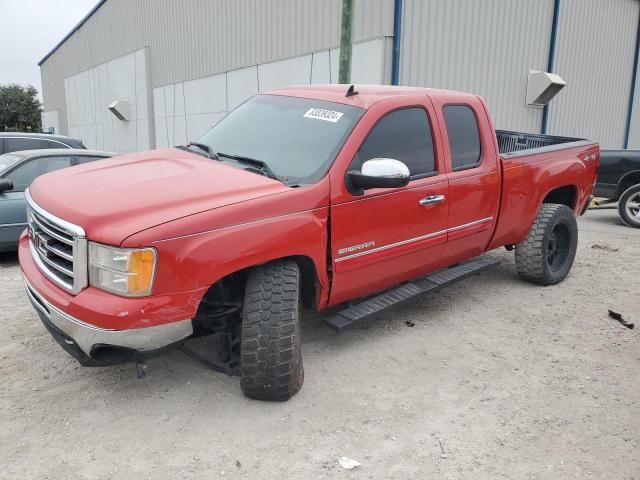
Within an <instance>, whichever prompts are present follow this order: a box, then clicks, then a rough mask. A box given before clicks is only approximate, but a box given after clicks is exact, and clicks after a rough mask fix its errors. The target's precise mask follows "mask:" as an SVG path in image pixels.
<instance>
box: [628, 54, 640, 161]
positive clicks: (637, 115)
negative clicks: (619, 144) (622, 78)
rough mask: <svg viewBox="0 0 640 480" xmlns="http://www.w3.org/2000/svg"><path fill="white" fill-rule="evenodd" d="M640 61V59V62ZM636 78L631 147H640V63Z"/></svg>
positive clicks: (630, 132) (630, 133)
mask: <svg viewBox="0 0 640 480" xmlns="http://www.w3.org/2000/svg"><path fill="white" fill-rule="evenodd" d="M638 63H640V60H639V62H638ZM637 75H638V78H637V79H636V94H635V97H634V98H635V101H634V105H633V112H632V116H631V130H630V131H629V148H633V149H640V65H638V73H637Z"/></svg>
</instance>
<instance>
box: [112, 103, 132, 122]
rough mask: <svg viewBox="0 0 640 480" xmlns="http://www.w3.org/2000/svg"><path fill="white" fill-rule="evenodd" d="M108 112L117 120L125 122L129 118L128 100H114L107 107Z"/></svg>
mask: <svg viewBox="0 0 640 480" xmlns="http://www.w3.org/2000/svg"><path fill="white" fill-rule="evenodd" d="M108 108H109V111H110V112H111V113H113V114H114V115H115V116H116V118H117V119H118V120H123V121H127V120H129V117H130V116H131V107H130V106H129V100H116V101H115V102H111V104H110V105H109V107H108Z"/></svg>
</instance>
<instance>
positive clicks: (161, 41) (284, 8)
mask: <svg viewBox="0 0 640 480" xmlns="http://www.w3.org/2000/svg"><path fill="white" fill-rule="evenodd" d="M354 8H355V14H354V17H355V23H354V29H353V38H352V40H353V41H354V42H361V41H364V40H367V39H370V38H377V37H381V36H390V35H393V0H356V2H355V7H354ZM340 14H341V0H268V1H265V0H181V1H179V2H177V1H175V0H108V1H107V2H106V3H105V4H104V5H103V6H102V7H101V8H100V9H99V10H98V11H97V12H95V13H94V15H93V16H92V17H91V18H89V19H88V20H87V22H86V23H85V24H84V25H83V26H82V27H81V28H80V29H79V30H78V31H77V32H75V33H74V34H73V35H72V36H71V37H70V38H69V39H68V40H67V41H66V42H65V43H64V44H63V45H62V46H61V47H60V48H59V49H58V50H57V51H56V52H55V53H54V54H53V55H52V56H51V57H50V58H49V59H47V61H46V62H45V63H44V64H43V65H42V87H43V97H44V109H45V110H47V111H49V110H60V112H61V115H60V118H61V120H62V122H63V123H64V125H61V126H62V127H63V128H64V129H65V130H66V127H67V126H66V114H65V113H64V112H65V108H66V107H65V98H64V78H66V77H68V76H70V75H73V74H76V73H79V72H82V71H85V70H88V69H89V68H92V67H95V66H96V65H100V64H102V63H106V62H108V61H110V60H113V59H114V58H118V57H121V56H123V55H125V54H128V53H130V52H133V51H135V50H138V49H140V48H143V47H149V53H150V61H151V69H152V74H151V83H152V85H151V87H157V86H161V85H166V84H171V83H176V82H181V81H184V80H190V79H195V78H201V77H205V76H210V75H213V74H216V73H220V72H225V71H228V70H233V69H237V68H241V67H245V66H249V65H256V64H259V63H267V62H271V61H274V60H280V59H284V58H289V57H294V56H299V55H303V54H307V53H311V52H315V51H319V50H325V49H328V48H332V47H337V46H338V45H339V42H340V40H339V39H340V18H341V16H340Z"/></svg>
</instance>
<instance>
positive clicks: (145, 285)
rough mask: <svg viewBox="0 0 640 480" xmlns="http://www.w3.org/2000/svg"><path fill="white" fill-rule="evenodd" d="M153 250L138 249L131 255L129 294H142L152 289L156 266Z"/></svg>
mask: <svg viewBox="0 0 640 480" xmlns="http://www.w3.org/2000/svg"><path fill="white" fill-rule="evenodd" d="M155 263H156V262H155V255H154V251H153V250H137V251H134V252H131V256H130V257H129V273H131V275H130V276H129V294H131V295H140V294H144V293H146V292H150V291H151V283H152V282H153V270H154V268H155Z"/></svg>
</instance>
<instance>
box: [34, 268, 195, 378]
mask: <svg viewBox="0 0 640 480" xmlns="http://www.w3.org/2000/svg"><path fill="white" fill-rule="evenodd" d="M25 286H26V290H27V296H28V297H29V300H31V303H32V305H33V307H34V308H35V309H36V312H37V313H38V316H39V317H40V320H41V321H42V323H43V324H44V326H45V327H46V328H47V330H49V333H51V335H52V336H53V338H54V339H55V340H56V341H57V342H58V343H59V344H60V346H61V347H62V348H64V349H65V350H66V351H67V352H68V353H69V354H71V355H72V356H73V357H74V358H76V359H77V360H78V361H79V362H80V363H81V364H82V365H85V366H98V365H113V364H119V363H126V362H133V361H139V360H143V359H145V358H148V357H150V356H153V355H157V354H158V353H162V352H164V351H165V350H167V349H169V348H171V347H173V346H174V345H176V344H178V343H180V342H181V341H182V340H184V339H186V338H187V337H189V336H191V335H192V334H193V326H192V323H191V320H190V319H187V320H181V321H177V322H171V323H166V324H163V325H156V326H153V327H146V328H135V329H130V330H107V329H104V328H99V327H96V326H94V325H91V324H89V323H86V322H83V321H82V320H80V319H77V318H74V317H72V316H70V315H68V314H66V313H64V312H63V311H62V310H60V309H58V308H56V307H55V306H54V305H52V304H51V303H50V302H48V301H47V300H46V299H45V298H44V297H43V296H42V295H40V294H39V293H38V292H37V291H36V290H35V289H34V288H33V287H32V286H31V285H30V284H29V282H28V281H27V280H26V279H25Z"/></svg>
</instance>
